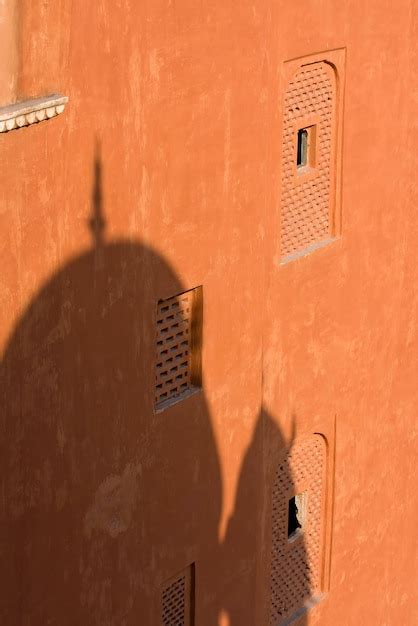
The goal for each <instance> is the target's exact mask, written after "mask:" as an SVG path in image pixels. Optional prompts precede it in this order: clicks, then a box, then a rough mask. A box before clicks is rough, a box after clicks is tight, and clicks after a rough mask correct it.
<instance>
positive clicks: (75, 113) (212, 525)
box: [0, 0, 418, 626]
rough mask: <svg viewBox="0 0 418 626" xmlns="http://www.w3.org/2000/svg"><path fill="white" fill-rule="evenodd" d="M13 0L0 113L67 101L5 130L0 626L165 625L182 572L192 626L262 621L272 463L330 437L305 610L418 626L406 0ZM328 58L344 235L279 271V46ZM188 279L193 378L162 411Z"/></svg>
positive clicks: (411, 43) (410, 53) (412, 169)
mask: <svg viewBox="0 0 418 626" xmlns="http://www.w3.org/2000/svg"><path fill="white" fill-rule="evenodd" d="M35 4H36V5H37V6H35ZM3 5H4V6H5V7H9V8H8V9H7V10H8V11H9V13H6V12H5V15H6V17H7V16H8V15H10V16H12V14H13V16H12V17H10V22H9V26H10V27H9V26H7V24H6V22H4V23H3V22H0V32H3V31H4V32H5V33H6V32H7V37H8V38H9V39H10V42H12V43H10V44H8V45H7V46H6V49H7V50H8V51H11V50H14V51H13V53H12V52H10V56H9V61H8V64H7V65H6V64H4V67H2V70H1V72H2V73H1V74H0V80H1V83H2V84H1V87H0V98H1V104H6V103H7V102H9V101H13V100H15V99H18V100H19V99H24V98H26V97H36V96H40V95H46V94H49V93H54V92H58V93H62V94H65V95H68V96H69V98H70V102H69V104H68V106H67V108H66V110H65V112H64V113H63V114H62V115H60V116H59V117H57V118H55V119H52V120H50V121H48V122H44V123H40V124H37V125H35V126H31V127H28V128H25V129H21V130H17V131H12V132H9V133H5V134H2V135H0V225H1V238H0V267H1V272H0V303H1V306H0V354H1V357H2V360H1V379H0V384H1V422H0V424H1V438H0V440H1V446H2V449H1V455H0V458H1V460H0V468H1V472H0V477H1V478H0V480H1V483H2V488H1V498H0V502H1V518H2V523H1V526H0V529H1V530H0V533H1V536H0V568H1V569H0V616H1V623H2V624H4V625H5V626H15V625H16V626H17V625H18V626H29V625H30V626H38V625H39V626H40V625H41V624H42V625H43V626H44V625H45V624H51V625H54V626H55V625H57V626H58V624H59V625H60V626H66V625H68V626H70V624H71V625H74V624H80V625H81V624H83V626H90V625H91V626H93V625H94V626H96V625H97V626H99V625H100V626H104V625H112V626H113V625H116V624H117V625H121V626H122V625H124V626H125V625H126V626H128V625H129V626H131V625H134V624H136V625H137V624H141V625H142V624H144V625H147V626H148V625H154V624H155V625H157V624H159V621H158V620H159V611H160V608H159V602H160V595H159V594H160V591H159V590H160V588H161V585H162V584H163V582H164V581H165V580H167V579H169V578H170V577H171V576H173V575H174V574H175V573H176V572H177V571H180V570H181V569H182V568H184V567H186V566H187V565H189V564H190V563H195V568H196V571H195V575H196V590H195V607H196V608H195V625H196V626H213V625H214V624H217V623H218V621H219V624H222V626H227V625H229V626H255V625H256V624H267V623H268V613H269V609H268V604H269V593H270V587H269V584H270V583H269V580H268V563H269V558H270V552H269V550H270V548H269V523H270V522H269V520H270V516H271V503H270V499H271V488H272V480H273V479H272V475H273V466H274V464H275V459H277V458H279V456H280V454H281V452H282V451H285V450H286V449H288V447H290V445H291V443H292V441H296V440H297V439H298V438H303V437H304V436H305V435H307V434H310V433H321V434H323V435H324V436H325V437H326V440H327V449H328V471H327V479H326V485H325V491H326V493H325V495H324V512H323V525H324V526H323V561H322V570H321V577H322V591H324V592H325V595H324V597H323V599H322V601H321V602H319V603H318V604H317V605H316V606H315V607H314V608H312V610H311V611H310V612H309V613H308V614H307V615H304V616H303V617H301V618H300V620H299V623H300V624H302V623H304V624H307V623H309V624H321V626H331V625H332V626H335V625H336V624H341V626H351V625H353V626H354V625H355V624H356V625H357V624H362V623H368V624H373V625H376V626H395V625H398V624H402V625H405V626H406V625H408V626H412V625H414V624H416V623H417V622H418V593H417V588H418V586H417V583H416V581H417V580H418V557H417V552H418V551H417V533H416V530H415V527H416V517H417V513H418V502H417V495H416V478H417V471H416V456H417V436H418V433H417V426H416V413H417V410H416V407H417V406H418V387H417V384H416V380H417V367H418V348H417V341H418V327H417V307H418V291H417V288H416V285H417V284H418V269H417V263H416V254H417V248H418V221H417V216H416V206H417V193H416V171H417V165H418V163H417V150H416V145H417V141H418V132H417V123H416V107H417V84H418V80H417V71H416V64H417V43H416V41H417V36H418V29H417V23H418V22H417V5H416V2H415V1H414V0H399V1H398V2H395V3H383V4H382V2H380V1H379V2H378V1H377V0H369V1H368V2H366V3H360V2H354V1H344V2H339V3H336V2H332V1H331V0H324V1H322V2H314V1H308V2H303V3H295V2H291V1H288V2H285V1H282V2H267V1H266V0H253V1H252V2H248V1H246V0H244V1H243V2H241V3H239V5H238V4H237V3H233V2H229V1H225V0H222V1H221V0H219V1H218V0H216V1H214V2H211V3H198V2H195V1H185V2H175V1H169V0H154V1H153V2H133V1H131V2H110V0H100V1H97V2H81V0H73V1H72V2H69V1H68V0H54V1H52V0H47V1H45V2H42V3H33V2H29V1H22V2H20V3H19V15H18V16H17V13H16V14H15V13H14V12H13V11H14V10H15V9H14V4H13V2H9V3H7V2H6V3H3ZM0 10H1V3H0ZM0 15H1V13H0ZM8 19H9V18H8ZM5 24H6V25H5ZM2 29H3V30H2ZM9 39H8V40H9ZM4 41H5V40H4ZM1 46H3V41H2V42H1ZM13 46H15V48H13ZM331 50H343V51H344V55H343V56H344V63H343V69H344V101H343V103H342V104H343V106H342V112H341V115H342V118H341V120H340V121H341V143H340V146H339V156H338V159H339V161H338V167H339V168H340V172H341V176H340V184H339V189H338V193H339V194H340V195H339V204H338V206H339V210H340V211H341V227H340V231H341V236H340V237H338V238H337V239H336V240H335V241H333V242H332V243H330V244H329V245H327V246H325V247H323V248H322V249H319V250H316V251H315V252H313V253H312V254H310V255H307V256H302V257H300V258H298V259H296V260H294V261H291V262H288V263H286V264H284V265H283V264H280V249H279V242H280V206H281V185H282V183H281V163H282V152H281V151H282V119H283V93H284V88H285V78H284V77H285V64H286V62H288V61H290V60H292V59H297V58H299V57H305V56H309V55H314V54H317V53H318V54H319V53H321V54H324V55H326V54H327V51H331ZM3 76H4V77H3ZM5 85H7V86H6V87H5ZM99 211H100V212H101V214H102V216H103V218H104V220H105V222H106V225H105V229H104V233H103V240H101V239H100V241H98V240H97V239H96V240H95V238H94V237H93V236H92V230H91V228H90V227H89V220H90V219H91V218H92V216H94V215H95V214H96V217H97V214H98V212H99ZM200 285H201V286H202V287H203V301H204V312H203V347H202V372H203V388H202V391H201V392H199V393H197V394H195V395H193V396H191V397H190V398H188V399H186V400H184V401H183V402H180V403H178V404H176V405H175V406H172V407H170V408H169V409H167V410H166V411H163V412H161V413H159V414H155V412H154V410H153V397H154V395H153V394H154V390H153V380H154V370H153V363H154V350H155V346H154V326H153V323H154V315H155V303H156V301H157V300H158V299H159V298H165V297H169V296H170V295H173V294H176V293H178V292H179V291H182V290H186V289H191V288H193V287H195V286H200ZM289 480H290V482H291V481H292V477H291V476H290V477H289Z"/></svg>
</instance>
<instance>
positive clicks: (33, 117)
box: [0, 94, 68, 133]
mask: <svg viewBox="0 0 418 626" xmlns="http://www.w3.org/2000/svg"><path fill="white" fill-rule="evenodd" d="M67 102H68V97H67V96H60V95H59V94H53V95H51V96H44V97H43V98H33V99H32V100H24V101H23V102H16V104H9V105H8V106H5V107H1V108H0V133H7V132H8V131H9V130H13V129H15V128H22V127H23V126H30V125H31V124H36V123H37V122H42V121H43V120H49V119H51V117H55V116H56V115H59V114H60V113H62V112H63V111H64V109H65V105H66V104H67Z"/></svg>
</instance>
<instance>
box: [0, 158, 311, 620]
mask: <svg viewBox="0 0 418 626" xmlns="http://www.w3.org/2000/svg"><path fill="white" fill-rule="evenodd" d="M102 205H103V198H102V186H101V162H100V156H99V152H98V150H96V158H95V162H94V186H93V190H92V217H91V219H90V220H89V227H90V229H91V232H92V235H93V248H92V249H91V250H90V251H87V252H86V253H84V254H81V255H80V256H79V257H77V258H75V259H74V260H73V261H71V262H70V263H69V264H68V265H67V266H66V267H64V268H63V269H61V270H59V271H58V272H57V273H56V274H55V275H54V276H53V277H52V278H51V279H50V280H49V282H48V283H47V284H46V285H45V286H44V287H43V288H42V289H41V290H40V291H39V292H38V294H37V295H36V297H35V298H34V299H33V301H32V303H31V304H30V306H29V307H28V309H27V311H26V312H25V313H24V314H23V316H22V318H21V319H20V320H19V322H18V324H17V325H16V328H15V330H14V332H13V334H12V337H11V338H10V341H9V342H8V345H7V348H6V350H5V353H4V357H3V360H2V364H1V378H0V381H1V396H0V397H1V398H2V406H3V407H4V409H5V410H4V412H3V418H2V423H1V427H2V432H1V441H2V450H1V477H2V529H1V544H0V546H1V568H2V571H1V574H0V576H1V584H2V594H1V603H0V615H1V623H2V624H4V625H5V626H6V625H7V626H14V625H16V626H17V625H19V626H23V625H25V626H26V625H30V626H41V625H42V626H44V625H45V624H50V625H57V626H58V625H60V626H66V625H68V626H70V624H71V625H73V624H83V625H85V626H90V625H91V626H93V625H94V626H105V625H109V626H110V625H112V626H113V625H117V624H118V625H119V624H120V625H122V624H123V625H124V626H128V625H132V626H133V625H134V624H135V625H137V624H144V625H154V624H155V626H157V625H159V626H160V625H161V626H183V624H184V626H193V625H196V626H200V625H201V626H213V625H215V624H217V623H218V619H219V620H221V621H220V622H219V623H222V624H223V625H227V624H229V625H230V626H243V625H244V624H248V626H251V624H253V620H254V615H255V612H253V613H251V612H249V611H248V606H252V607H253V609H252V611H255V609H254V607H255V606H256V605H259V608H258V610H259V611H261V613H262V614H264V615H265V620H266V621H265V623H266V624H267V623H268V615H269V606H268V603H269V601H270V569H269V568H270V565H269V562H270V552H271V550H270V543H271V539H270V537H269V528H270V526H271V521H270V520H271V515H272V512H271V507H270V506H269V505H268V501H269V500H270V499H271V498H270V494H271V491H272V484H273V477H274V470H275V467H274V460H275V459H279V458H280V455H283V453H284V452H285V446H284V442H283V439H282V437H281V434H280V432H279V430H278V428H277V426H275V425H274V423H273V421H271V420H270V418H269V417H268V416H267V415H265V414H264V412H261V413H260V416H259V419H258V422H257V426H256V429H255V431H254V435H253V440H252V442H251V444H250V446H249V448H248V450H247V453H246V455H245V458H244V459H243V462H242V469H241V473H240V478H239V484H238V489H237V495H236V504H235V510H234V513H233V515H232V517H231V519H230V521H229V524H228V527H227V531H226V536H225V539H224V540H221V541H220V540H219V539H218V537H219V532H218V530H219V523H220V515H221V507H222V492H223V489H222V477H221V471H220V461H219V456H218V451H217V446H216V443H215V439H214V434H213V430H212V423H211V422H212V420H211V415H210V413H209V410H208V407H207V402H206V400H205V391H204V389H203V390H201V391H199V392H197V393H196V394H194V395H192V396H191V397H188V398H186V399H184V400H182V401H180V402H179V403H177V404H175V405H173V406H170V407H168V408H167V409H165V410H163V411H161V412H157V413H155V411H154V393H153V389H154V378H155V369H154V366H155V348H156V346H155V339H156V330H155V322H156V319H155V318H156V303H157V301H158V299H159V298H160V297H162V296H167V295H171V294H177V293H179V292H181V291H182V290H184V287H183V286H182V284H181V282H180V280H179V279H178V278H177V277H176V276H175V275H174V273H173V271H172V270H171V269H170V267H169V264H168V263H167V262H166V261H165V260H164V259H163V258H162V257H161V256H160V255H159V254H157V253H156V252H155V251H153V250H151V249H150V248H149V247H146V246H143V245H140V244H137V243H132V242H128V241H119V242H113V243H109V244H106V243H105V242H104V231H105V228H106V223H105V216H104V215H103V207H102ZM205 341H210V337H205V336H204V342H205ZM223 436H225V437H227V436H228V431H227V429H226V430H225V431H224V433H223ZM268 460H270V461H268ZM266 461H268V462H267V463H266ZM272 461H273V462H272ZM287 482H288V483H289V487H290V489H291V484H292V478H291V476H290V475H289V476H288V477H287ZM286 506H287V501H283V507H286ZM283 530H284V531H286V529H285V528H284V529H283ZM300 542H301V545H303V538H301V539H300ZM191 564H194V572H193V576H194V580H193V581H192V584H193V587H194V589H192V591H191V608H190V615H186V612H185V613H184V621H182V619H180V620H179V621H178V616H177V617H176V616H173V615H169V614H167V613H166V614H164V607H163V599H162V590H163V588H164V583H165V581H166V580H169V579H170V578H172V577H173V576H174V575H175V574H177V573H178V572H181V570H184V568H187V567H188V566H189V565H191ZM305 595H306V599H307V598H308V597H309V595H310V589H309V578H307V579H306V584H305ZM260 598H262V606H261V604H260ZM187 611H188V609H187Z"/></svg>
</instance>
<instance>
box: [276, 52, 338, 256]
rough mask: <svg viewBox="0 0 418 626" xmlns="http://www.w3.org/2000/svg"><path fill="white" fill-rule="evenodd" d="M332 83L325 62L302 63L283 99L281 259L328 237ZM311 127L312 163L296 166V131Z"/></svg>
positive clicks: (330, 218)
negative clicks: (303, 167) (306, 165)
mask: <svg viewBox="0 0 418 626" xmlns="http://www.w3.org/2000/svg"><path fill="white" fill-rule="evenodd" d="M335 115H336V82H335V74H334V70H333V69H332V67H331V66H330V65H329V64H328V63H324V62H320V63H311V64H308V65H303V66H302V67H300V68H299V70H298V71H296V73H295V74H294V76H293V78H292V80H291V81H290V83H289V84H288V86H287V89H286V92H285V97H284V122H283V123H284V126H283V169H282V202H281V238H280V244H281V257H282V259H283V258H284V257H288V256H289V255H292V254H294V253H297V252H301V251H303V250H304V249H306V248H309V247H310V246H312V245H314V244H316V243H318V242H321V241H323V240H326V239H328V238H330V237H332V235H333V232H332V211H333V206H332V193H331V191H332V190H331V184H332V180H331V178H332V171H333V168H332V158H333V149H334V147H335V146H334V143H335V134H336V128H335ZM306 127H311V128H314V129H315V132H314V133H312V142H314V143H315V145H312V146H311V152H312V154H313V152H314V153H315V154H314V156H313V158H314V161H315V162H314V164H311V167H307V168H305V169H301V168H298V167H297V151H298V148H297V136H298V131H299V130H301V129H303V128H306Z"/></svg>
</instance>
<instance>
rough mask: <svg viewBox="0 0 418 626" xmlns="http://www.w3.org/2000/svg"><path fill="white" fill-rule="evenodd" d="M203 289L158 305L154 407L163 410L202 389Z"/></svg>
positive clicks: (186, 292)
mask: <svg viewBox="0 0 418 626" xmlns="http://www.w3.org/2000/svg"><path fill="white" fill-rule="evenodd" d="M201 344H202V288H201V287H196V288H195V289H190V290H189V291H185V292H183V293H180V294H178V295H175V296H172V297H171V298H166V299H165V300H160V301H159V302H158V305H157V329H156V371H155V406H156V409H157V410H161V409H163V408H165V407H167V406H168V405H170V404H173V403H174V402H177V401H179V400H181V399H182V398H184V397H185V396H187V395H189V394H190V393H192V392H193V391H195V390H196V389H198V388H199V387H200V386H201V381H202V376H201Z"/></svg>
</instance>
